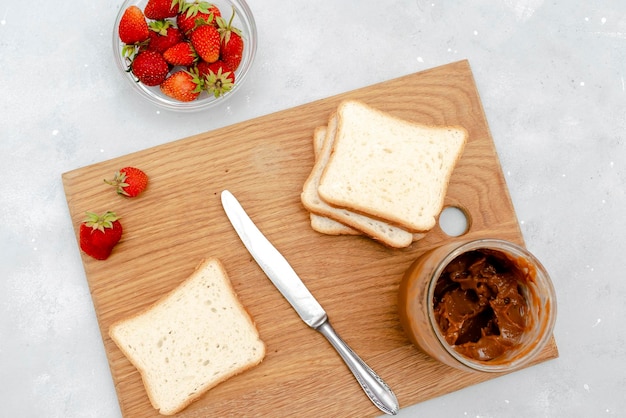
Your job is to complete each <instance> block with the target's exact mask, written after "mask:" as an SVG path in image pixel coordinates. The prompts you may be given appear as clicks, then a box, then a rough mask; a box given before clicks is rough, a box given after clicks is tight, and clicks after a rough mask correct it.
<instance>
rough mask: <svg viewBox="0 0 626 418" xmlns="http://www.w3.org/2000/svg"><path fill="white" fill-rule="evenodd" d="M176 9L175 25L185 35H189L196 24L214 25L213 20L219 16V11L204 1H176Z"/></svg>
mask: <svg viewBox="0 0 626 418" xmlns="http://www.w3.org/2000/svg"><path fill="white" fill-rule="evenodd" d="M175 1H176V0H175ZM178 8H179V12H178V14H177V15H176V24H177V25H178V29H180V30H181V32H183V33H185V34H189V33H190V32H191V31H192V30H193V29H194V28H195V27H196V23H197V22H199V23H203V24H207V23H208V24H213V25H215V24H216V23H215V19H216V18H217V17H218V16H221V13H220V9H218V8H217V6H215V5H213V4H211V3H208V2H206V1H199V0H196V1H194V2H193V3H188V2H186V1H185V0H178Z"/></svg>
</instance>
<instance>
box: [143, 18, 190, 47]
mask: <svg viewBox="0 0 626 418" xmlns="http://www.w3.org/2000/svg"><path fill="white" fill-rule="evenodd" d="M148 28H149V29H150V43H148V49H151V50H154V51H157V52H160V53H163V52H165V51H166V50H167V49H168V48H170V47H172V46H174V45H176V44H177V43H179V42H182V40H183V34H182V33H181V32H180V31H179V30H178V28H177V27H176V26H174V25H173V24H172V22H170V21H169V20H154V21H151V22H150V23H149V24H148Z"/></svg>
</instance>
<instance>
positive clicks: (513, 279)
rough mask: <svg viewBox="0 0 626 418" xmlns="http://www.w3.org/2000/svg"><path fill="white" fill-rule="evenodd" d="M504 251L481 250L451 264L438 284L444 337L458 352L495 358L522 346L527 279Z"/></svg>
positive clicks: (437, 306)
mask: <svg viewBox="0 0 626 418" xmlns="http://www.w3.org/2000/svg"><path fill="white" fill-rule="evenodd" d="M526 279H527V278H526V273H524V272H523V271H521V270H520V269H519V268H518V267H516V264H515V263H514V262H513V260H511V259H509V258H508V257H506V255H504V254H503V253H501V252H498V251H491V250H488V249H479V250H474V251H469V252H466V253H463V254H461V255H459V256H458V257H456V258H455V259H454V260H453V261H452V262H451V263H450V264H448V265H447V266H446V268H445V270H444V271H443V273H442V274H441V275H440V277H439V279H438V281H437V285H436V288H435V292H434V296H433V303H434V313H435V319H436V321H437V324H438V325H439V329H440V332H441V334H442V336H443V337H444V338H445V340H446V341H447V342H448V344H450V345H451V346H452V347H454V349H455V350H456V351H457V352H459V353H460V354H462V355H464V356H466V357H469V358H472V359H475V360H480V361H489V360H492V359H494V358H496V357H498V356H500V355H502V354H503V353H505V352H506V351H507V350H509V349H511V348H513V347H515V346H516V345H518V344H519V341H520V338H521V336H522V334H523V333H524V331H525V330H526V329H527V327H528V325H527V320H526V317H527V315H526V313H527V310H528V309H529V305H528V301H527V300H526V298H525V297H524V294H523V292H522V289H521V285H522V284H523V283H524V280H526Z"/></svg>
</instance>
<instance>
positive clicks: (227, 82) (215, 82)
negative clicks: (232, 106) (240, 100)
mask: <svg viewBox="0 0 626 418" xmlns="http://www.w3.org/2000/svg"><path fill="white" fill-rule="evenodd" d="M213 64H217V63H213ZM213 64H209V65H213ZM214 67H217V68H216V69H215V71H214V70H213V69H212V68H209V73H208V74H207V75H206V77H205V78H204V86H205V89H206V91H208V92H209V94H212V95H213V96H215V97H220V96H222V95H223V94H224V93H226V92H228V91H230V90H232V88H233V82H234V81H235V75H234V73H233V72H232V71H224V68H223V67H222V66H221V65H217V66H214Z"/></svg>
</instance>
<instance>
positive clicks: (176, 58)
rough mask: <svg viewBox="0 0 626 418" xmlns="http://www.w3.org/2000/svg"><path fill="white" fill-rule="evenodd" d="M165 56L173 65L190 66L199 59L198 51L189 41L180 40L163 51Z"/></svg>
mask: <svg viewBox="0 0 626 418" xmlns="http://www.w3.org/2000/svg"><path fill="white" fill-rule="evenodd" d="M163 58H165V61H167V62H168V63H169V64H171V65H180V66H183V67H190V66H192V65H193V63H194V62H196V60H197V59H198V55H197V54H196V51H195V50H194V49H193V47H192V46H191V44H190V43H189V42H179V43H177V44H176V45H174V46H172V47H171V48H168V49H167V50H166V51H165V52H164V53H163Z"/></svg>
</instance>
